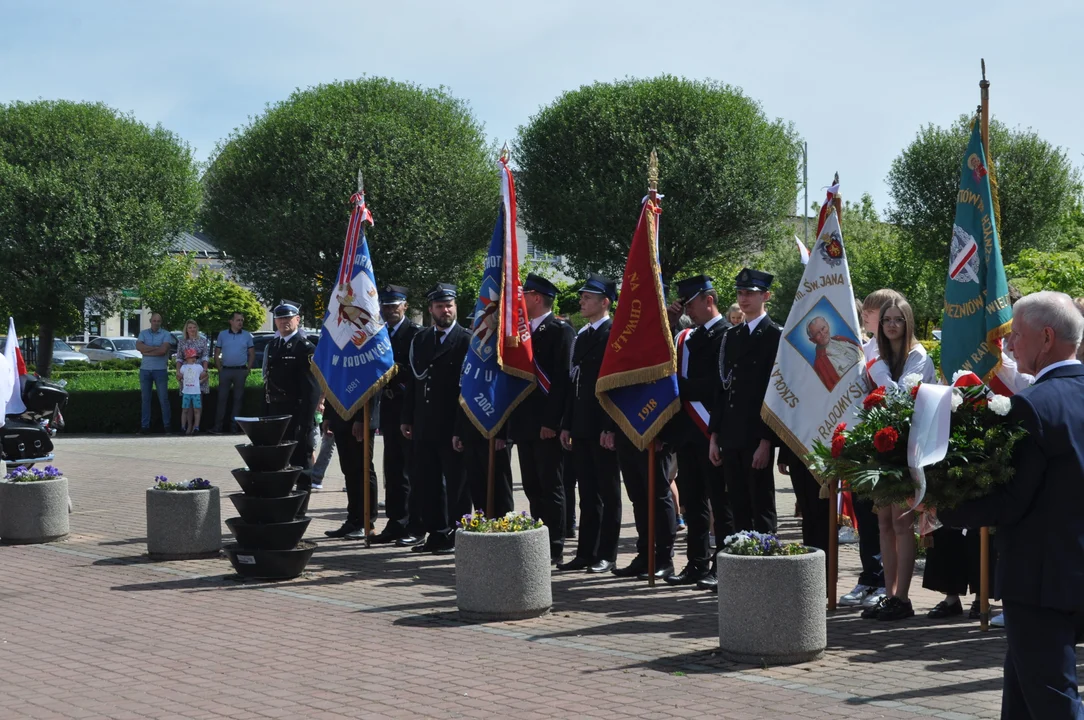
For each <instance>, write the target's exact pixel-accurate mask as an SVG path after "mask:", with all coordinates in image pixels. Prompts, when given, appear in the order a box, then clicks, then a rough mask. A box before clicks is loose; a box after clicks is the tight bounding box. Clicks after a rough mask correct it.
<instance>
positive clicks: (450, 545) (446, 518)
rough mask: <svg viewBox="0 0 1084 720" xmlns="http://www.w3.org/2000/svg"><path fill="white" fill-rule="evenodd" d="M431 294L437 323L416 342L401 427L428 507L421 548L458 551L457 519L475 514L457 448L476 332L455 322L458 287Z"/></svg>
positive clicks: (416, 483) (418, 548)
mask: <svg viewBox="0 0 1084 720" xmlns="http://www.w3.org/2000/svg"><path fill="white" fill-rule="evenodd" d="M426 297H427V298H428V300H429V314H430V316H431V317H432V318H433V327H432V328H426V329H424V330H421V331H420V332H418V333H417V334H416V335H415V336H414V339H413V340H412V341H411V343H410V350H409V353H408V359H407V365H408V372H407V373H406V378H405V380H406V391H405V393H404V396H403V414H402V419H401V425H400V431H401V432H402V434H403V437H405V438H406V439H408V440H412V441H413V447H412V450H411V453H412V455H411V462H410V480H411V484H412V490H417V493H418V494H419V495H420V500H421V505H422V522H423V524H424V529H425V531H427V532H428V533H429V537H428V539H427V540H426V541H425V544H424V545H417V544H416V545H415V546H414V547H413V548H412V549H413V550H414V551H415V552H432V553H437V554H451V553H453V552H455V523H456V521H458V520H459V518H460V517H461V516H462V515H464V514H466V513H469V512H470V508H471V505H470V492H469V491H468V490H467V487H466V483H465V481H464V476H463V456H462V455H460V454H459V453H457V452H456V451H455V449H454V448H453V447H452V436H453V435H454V434H455V422H456V414H457V410H458V408H459V374H460V372H461V370H462V367H463V358H464V357H466V355H467V347H468V346H469V344H470V332H469V331H468V330H467V329H466V328H464V327H463V326H462V325H459V324H457V323H456V321H455V315H456V308H455V286H454V285H447V284H445V283H438V284H437V285H436V286H435V287H434V288H433V289H432V290H430V291H429V292H428V293H427V295H426Z"/></svg>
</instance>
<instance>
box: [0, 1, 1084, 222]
mask: <svg viewBox="0 0 1084 720" xmlns="http://www.w3.org/2000/svg"><path fill="white" fill-rule="evenodd" d="M1082 27H1084V3H1080V2H1077V1H1075V0H1040V1H1033V2H1029V3H1027V4H1025V5H1021V4H1020V3H1008V2H987V3H985V4H984V3H966V4H965V3H944V2H926V1H920V2H911V3H888V2H876V1H874V0H868V1H866V2H857V1H854V2H852V1H849V0H840V1H839V2H835V3H823V2H798V1H797V0H794V1H792V2H783V1H781V0H777V1H773V0H759V1H758V2H754V3H749V2H742V3H737V2H729V1H728V2H722V1H719V2H710V1H706V2H701V1H695V0H690V1H688V2H670V3H667V2H657V1H656V2H641V1H640V0H623V1H622V2H591V1H589V0H580V2H565V1H563V0H551V1H549V2H545V3H542V2H532V3H527V2H518V3H517V2H508V1H506V2H503V3H499V2H491V1H490V0H475V1H474V2H467V3H453V2H446V1H445V2H436V1H434V2H409V1H404V0H385V1H384V2H362V1H360V0H359V1H355V2H345V1H344V2H331V1H321V0H307V1H305V2H301V1H300V0H298V1H297V2H283V1H276V0H264V1H263V2H250V1H248V0H228V1H226V2H223V1H222V0H214V1H201V0H187V1H181V2H171V3H165V2H137V1H136V0H131V1H129V2H119V1H115V0H95V1H94V2H76V0H69V1H68V2H55V1H48V0H33V2H31V1H30V0H21V1H20V0H0V33H2V35H0V36H2V37H3V42H2V43H0V102H10V101H12V100H33V99H37V98H48V99H53V98H65V99H72V100H100V101H103V102H105V103H107V104H108V105H111V106H113V107H115V108H117V109H119V110H123V111H130V112H132V113H134V114H135V116H136V117H138V118H139V119H140V120H142V121H144V122H146V123H148V124H155V123H158V122H161V123H162V124H163V125H164V126H166V127H168V128H169V129H171V130H173V131H174V132H176V133H178V134H179V135H181V136H182V137H183V138H185V139H186V140H187V141H188V142H189V143H191V144H192V146H193V149H194V151H195V155H196V157H197V158H198V159H199V160H201V161H202V160H206V159H207V157H208V156H209V155H210V154H211V152H212V151H213V149H214V146H215V143H216V142H218V141H219V140H220V139H222V138H225V137H226V136H227V135H228V134H229V133H230V131H232V130H233V129H235V128H237V127H239V126H242V125H244V124H245V123H246V122H247V120H248V118H249V117H251V116H253V115H257V114H259V113H260V112H262V111H263V109H264V108H265V106H266V105H267V104H268V103H272V102H275V101H278V100H282V99H284V98H286V97H287V96H288V95H289V94H290V92H291V91H292V90H294V89H295V88H298V87H308V86H311V85H316V84H319V83H324V82H329V81H332V80H341V79H348V78H356V77H360V76H362V75H370V76H372V75H380V76H389V77H392V78H395V79H397V80H409V81H413V82H416V83H418V84H420V85H424V86H438V85H443V86H445V87H447V88H449V89H450V90H451V91H452V93H453V94H455V95H457V96H458V97H461V98H463V99H466V100H467V101H469V103H470V104H471V107H472V109H473V111H474V113H475V114H476V116H477V117H478V118H479V119H480V120H481V121H482V122H483V123H484V125H485V128H486V132H487V135H488V136H489V137H490V138H491V139H495V140H497V141H498V142H503V141H504V140H510V139H512V138H513V137H514V135H515V132H516V128H517V126H519V125H520V124H523V123H525V122H526V121H527V120H528V119H529V117H530V116H531V115H532V114H534V113H535V112H537V110H538V109H539V107H541V106H543V105H546V104H548V103H549V102H551V101H552V100H553V99H554V98H555V97H556V96H557V95H559V94H560V93H561V92H562V91H565V90H569V89H574V88H577V87H579V86H580V85H583V84H588V83H591V82H594V81H596V80H601V81H607V80H613V79H615V78H623V77H627V76H631V77H649V76H652V75H656V74H660V73H671V74H674V75H683V76H686V77H690V78H713V79H716V80H720V81H723V82H726V83H729V84H731V85H735V86H738V87H741V88H742V89H743V90H744V91H745V93H746V94H747V95H749V96H751V97H753V98H755V99H757V100H758V101H760V103H761V104H762V106H763V108H764V111H765V112H766V114H767V115H768V116H770V117H773V118H775V117H780V118H783V119H785V120H788V121H791V122H793V123H794V125H795V128H796V130H797V131H798V133H799V134H801V135H802V137H804V138H805V139H806V140H807V141H808V143H809V166H810V200H819V199H821V197H822V195H823V192H822V190H821V188H822V187H824V186H826V185H827V184H828V181H829V180H830V179H831V176H832V173H833V171H836V170H838V171H839V173H840V177H841V181H842V191H843V194H844V197H847V198H851V199H857V198H858V197H859V195H861V193H863V192H869V193H871V194H872V195H873V197H874V199H875V201H876V203H877V206H878V208H879V209H883V208H884V206H885V205H886V204H887V202H888V191H887V187H886V185H885V182H884V179H885V175H886V174H887V172H888V169H889V166H890V164H891V161H892V159H893V158H894V157H896V155H897V154H898V153H899V152H900V150H901V149H902V148H903V147H904V146H905V145H906V144H907V143H908V142H909V141H910V140H911V139H912V138H913V137H914V135H915V132H916V131H917V130H918V128H919V127H921V126H922V125H924V124H926V123H929V122H932V123H936V124H941V125H945V124H948V123H950V122H952V121H953V120H954V119H955V118H956V117H957V116H958V115H960V114H961V113H966V112H970V111H972V110H973V108H974V107H975V105H976V104H977V103H978V99H979V95H978V80H979V58H980V57H985V58H986V63H987V71H988V77H989V79H990V80H991V81H992V87H991V97H992V107H993V111H994V116H995V117H997V118H999V119H1000V120H1002V121H1003V122H1006V123H1007V124H1009V125H1012V126H1017V125H1019V126H1024V127H1031V128H1033V129H1035V130H1036V131H1038V132H1039V133H1040V134H1041V135H1042V136H1043V137H1044V138H1045V139H1047V140H1049V141H1050V142H1052V143H1054V144H1056V145H1060V146H1062V147H1063V148H1065V149H1066V150H1067V151H1068V152H1069V155H1070V158H1071V159H1072V162H1073V163H1074V164H1075V165H1077V166H1078V167H1079V166H1081V165H1082V164H1084V162H1082V161H1084V157H1082V156H1081V152H1082V151H1084V136H1082V131H1081V121H1080V119H1081V117H1084V96H1082V95H1081V93H1079V92H1078V88H1077V85H1078V83H1079V73H1080V70H1081V69H1082V68H1084V50H1082V49H1081V46H1082V44H1084V37H1082V36H1081V28H1082ZM662 190H663V191H664V192H665V188H662Z"/></svg>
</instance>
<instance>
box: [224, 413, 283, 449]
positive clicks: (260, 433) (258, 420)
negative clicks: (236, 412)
mask: <svg viewBox="0 0 1084 720" xmlns="http://www.w3.org/2000/svg"><path fill="white" fill-rule="evenodd" d="M234 420H235V421H236V422H237V425H238V426H240V428H241V429H242V430H243V431H244V432H245V435H247V436H248V441H249V442H250V443H252V444H253V445H278V444H279V443H280V442H282V436H283V435H285V434H286V428H287V427H288V426H289V425H290V416H289V415H268V416H267V417H239V418H234Z"/></svg>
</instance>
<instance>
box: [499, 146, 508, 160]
mask: <svg viewBox="0 0 1084 720" xmlns="http://www.w3.org/2000/svg"><path fill="white" fill-rule="evenodd" d="M501 162H502V163H504V164H505V165H507V164H508V143H505V144H504V147H502V148H501Z"/></svg>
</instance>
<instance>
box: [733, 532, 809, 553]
mask: <svg viewBox="0 0 1084 720" xmlns="http://www.w3.org/2000/svg"><path fill="white" fill-rule="evenodd" d="M723 552H725V553H728V554H730V555H760V556H764V555H804V554H806V553H808V552H811V550H810V548H807V547H806V546H805V545H802V544H801V543H785V542H783V541H782V540H780V539H779V537H778V536H776V535H772V534H771V533H759V532H756V531H754V530H742V531H741V532H737V533H734V534H733V535H728V536H727V537H726V540H724V541H723Z"/></svg>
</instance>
